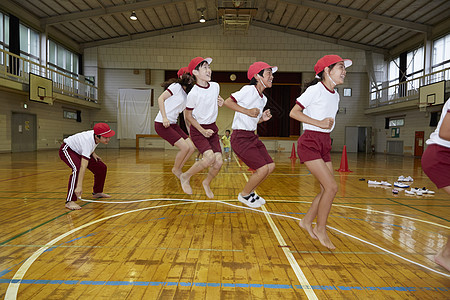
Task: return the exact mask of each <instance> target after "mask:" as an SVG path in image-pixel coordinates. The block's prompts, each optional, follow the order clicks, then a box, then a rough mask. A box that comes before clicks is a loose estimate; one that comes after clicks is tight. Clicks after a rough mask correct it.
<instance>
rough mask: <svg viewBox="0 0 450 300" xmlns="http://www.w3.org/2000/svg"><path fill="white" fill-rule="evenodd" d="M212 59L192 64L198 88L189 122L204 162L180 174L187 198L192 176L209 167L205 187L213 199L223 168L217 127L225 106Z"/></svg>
mask: <svg viewBox="0 0 450 300" xmlns="http://www.w3.org/2000/svg"><path fill="white" fill-rule="evenodd" d="M211 62H212V58H209V57H208V58H202V57H196V58H194V59H192V60H191V62H190V63H189V66H188V68H189V73H190V74H191V75H193V76H194V77H195V85H194V87H193V88H192V90H191V91H190V92H189V94H188V96H187V103H186V119H187V121H188V122H189V123H190V124H191V125H190V136H191V139H192V141H193V142H194V145H195V147H197V149H198V151H199V152H200V153H201V154H203V159H202V160H199V161H196V162H195V163H194V165H192V167H191V168H190V169H189V170H187V171H186V172H185V173H183V174H181V176H180V181H181V187H182V188H183V191H184V192H185V193H186V194H192V188H191V186H190V183H189V181H190V179H191V177H192V176H193V175H195V174H197V173H198V172H200V171H202V170H203V169H205V168H208V167H209V172H208V175H207V176H206V178H205V179H204V180H203V182H202V185H203V188H204V190H205V193H206V196H208V198H214V194H213V192H212V191H211V187H210V184H211V181H212V180H213V179H214V177H216V175H217V174H218V173H219V171H220V168H221V167H222V164H223V161H222V149H221V148H220V142H219V135H218V134H217V132H218V128H217V125H216V119H217V114H218V111H219V108H218V106H222V105H223V99H222V97H220V95H219V92H220V87H219V84H218V83H217V82H211V68H210V66H209V64H210V63H211Z"/></svg>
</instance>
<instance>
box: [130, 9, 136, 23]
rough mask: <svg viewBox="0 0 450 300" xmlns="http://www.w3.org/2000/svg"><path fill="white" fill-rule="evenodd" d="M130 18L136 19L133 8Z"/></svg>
mask: <svg viewBox="0 0 450 300" xmlns="http://www.w3.org/2000/svg"><path fill="white" fill-rule="evenodd" d="M130 19H131V20H133V21H136V20H137V16H136V12H135V11H134V10H133V12H132V13H131V16H130Z"/></svg>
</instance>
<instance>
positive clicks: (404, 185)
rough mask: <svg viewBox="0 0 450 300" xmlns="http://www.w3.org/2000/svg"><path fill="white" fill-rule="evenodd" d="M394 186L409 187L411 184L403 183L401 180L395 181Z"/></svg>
mask: <svg viewBox="0 0 450 300" xmlns="http://www.w3.org/2000/svg"><path fill="white" fill-rule="evenodd" d="M394 186H395V187H398V188H404V189H406V188H409V185H407V184H404V183H401V182H394Z"/></svg>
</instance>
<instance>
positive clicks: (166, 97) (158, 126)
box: [155, 67, 195, 178]
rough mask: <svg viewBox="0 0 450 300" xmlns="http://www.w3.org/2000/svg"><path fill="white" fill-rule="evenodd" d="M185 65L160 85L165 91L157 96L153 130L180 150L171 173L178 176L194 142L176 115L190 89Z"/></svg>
mask: <svg viewBox="0 0 450 300" xmlns="http://www.w3.org/2000/svg"><path fill="white" fill-rule="evenodd" d="M188 73H189V71H188V68H187V67H184V68H181V69H180V70H178V72H177V75H178V78H172V79H170V80H168V81H166V82H164V83H163V84H161V86H162V87H163V88H164V89H165V91H164V92H163V93H162V94H161V95H160V96H159V97H158V105H159V113H158V115H157V116H156V119H155V130H156V132H157V133H158V135H159V136H160V137H162V138H163V139H165V140H166V141H168V142H169V143H170V144H171V145H172V146H176V147H177V148H179V149H180V151H179V152H178V153H177V155H176V156H175V162H174V164H173V168H172V173H173V174H174V175H175V176H177V177H178V178H180V175H181V174H182V173H183V172H182V168H183V166H184V164H185V163H186V161H187V160H188V159H189V157H191V155H192V153H194V150H195V148H194V144H193V143H192V141H191V139H190V138H189V136H188V135H187V134H186V133H185V132H184V131H183V130H182V129H181V128H180V126H179V125H178V124H177V121H178V116H179V115H180V113H181V112H183V111H184V109H185V108H186V100H187V93H189V91H190V90H191V89H192V86H193V82H194V80H193V78H192V76H190V75H189V74H188Z"/></svg>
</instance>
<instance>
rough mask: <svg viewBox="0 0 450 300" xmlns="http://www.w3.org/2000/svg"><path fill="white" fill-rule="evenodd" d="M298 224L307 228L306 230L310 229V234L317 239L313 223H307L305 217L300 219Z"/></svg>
mask: <svg viewBox="0 0 450 300" xmlns="http://www.w3.org/2000/svg"><path fill="white" fill-rule="evenodd" d="M298 224H299V225H300V227H301V228H303V229H305V230H306V231H308V233H309V235H310V236H311V237H312V238H313V239H315V240H317V236H316V235H315V234H314V231H313V227H312V224H306V222H303V219H302V220H300V222H299V223H298Z"/></svg>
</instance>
